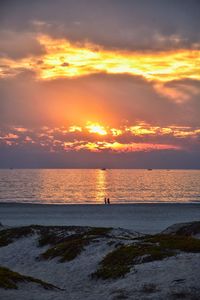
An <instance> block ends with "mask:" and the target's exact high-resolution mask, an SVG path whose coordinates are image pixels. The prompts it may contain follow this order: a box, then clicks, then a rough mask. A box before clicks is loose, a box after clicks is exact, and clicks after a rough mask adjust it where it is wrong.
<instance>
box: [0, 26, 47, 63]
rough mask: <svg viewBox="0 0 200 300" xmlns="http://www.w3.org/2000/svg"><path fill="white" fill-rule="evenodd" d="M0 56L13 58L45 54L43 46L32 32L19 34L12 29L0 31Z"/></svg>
mask: <svg viewBox="0 0 200 300" xmlns="http://www.w3.org/2000/svg"><path fill="white" fill-rule="evenodd" d="M0 40H1V44H0V54H1V55H0V56H1V57H5V58H10V59H13V60H18V59H22V58H25V57H32V56H40V55H44V54H45V48H44V46H42V45H41V44H40V43H39V41H38V40H37V39H36V37H35V36H34V34H32V33H29V32H25V33H23V34H19V33H17V32H13V31H6V30H5V31H0Z"/></svg>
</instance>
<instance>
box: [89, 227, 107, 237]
mask: <svg viewBox="0 0 200 300" xmlns="http://www.w3.org/2000/svg"><path fill="white" fill-rule="evenodd" d="M111 230H112V228H105V227H93V228H91V229H90V230H89V231H88V232H87V235H94V236H107V235H108V233H109V232H110V231H111Z"/></svg>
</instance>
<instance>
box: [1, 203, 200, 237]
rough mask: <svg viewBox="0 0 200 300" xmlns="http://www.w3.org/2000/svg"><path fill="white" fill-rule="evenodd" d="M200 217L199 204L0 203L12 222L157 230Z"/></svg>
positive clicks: (5, 218)
mask: <svg viewBox="0 0 200 300" xmlns="http://www.w3.org/2000/svg"><path fill="white" fill-rule="evenodd" d="M199 220H200V205H199V204H169V203H166V204H163V203H162V204H124V205H123V204H121V205H120V204H111V205H103V204H102V205H87V204H86V205H84V204H82V205H44V204H18V203H0V222H1V223H2V224H3V225H8V226H24V225H31V224H38V225H69V226H71V225H77V226H102V227H114V228H117V227H121V228H126V229H131V230H134V231H139V232H143V233H157V232H160V231H162V230H164V229H165V228H166V227H168V226H170V225H172V224H175V223H183V222H190V221H199Z"/></svg>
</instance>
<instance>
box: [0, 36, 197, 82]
mask: <svg viewBox="0 0 200 300" xmlns="http://www.w3.org/2000/svg"><path fill="white" fill-rule="evenodd" d="M37 40H38V42H39V43H40V45H42V47H43V48H44V49H45V54H42V55H41V56H40V58H39V62H40V63H38V57H37V58H36V57H28V58H23V59H20V60H17V61H15V60H12V59H8V58H2V59H1V65H2V67H1V69H0V75H1V76H2V77H4V76H9V75H10V73H8V74H7V75H6V73H5V72H4V68H7V67H10V68H12V73H11V74H15V73H16V72H17V70H18V69H21V68H26V69H30V70H34V71H35V72H36V73H37V76H38V78H40V79H54V78H61V77H69V78H72V77H77V76H84V75H88V74H93V73H99V72H100V73H102V72H105V73H109V74H130V75H137V76H142V77H144V78H145V79H146V80H149V81H156V82H162V83H165V82H169V81H172V80H180V79H183V78H190V79H197V80H200V50H198V49H197V50H191V49H182V50H173V51H162V52H139V51H135V52H134V51H132V52H131V51H119V50H106V49H104V48H102V47H100V46H98V45H94V44H91V43H85V44H84V45H83V44H78V43H75V44H73V43H71V42H69V41H68V40H66V39H53V38H50V37H49V36H45V35H39V36H38V37H37ZM158 88H159V85H158Z"/></svg>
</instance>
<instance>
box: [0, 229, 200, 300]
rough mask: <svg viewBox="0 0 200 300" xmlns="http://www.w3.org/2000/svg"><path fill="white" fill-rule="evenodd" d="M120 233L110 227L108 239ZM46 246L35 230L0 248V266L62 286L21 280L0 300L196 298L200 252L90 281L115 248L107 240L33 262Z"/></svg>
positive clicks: (1, 294)
mask: <svg viewBox="0 0 200 300" xmlns="http://www.w3.org/2000/svg"><path fill="white" fill-rule="evenodd" d="M125 234H127V233H126V232H125ZM132 236H135V237H137V233H135V232H132ZM122 237H123V230H114V231H113V232H112V237H111V240H112V239H114V240H115V241H116V239H118V240H119V241H120V239H121V238H122ZM98 240H99V239H98ZM126 242H128V240H127V241H126ZM47 248H48V246H44V247H42V248H41V247H38V245H37V235H36V234H35V235H33V236H28V237H26V238H20V239H18V240H16V241H15V242H13V243H11V244H9V245H8V246H5V247H1V248H0V265H2V266H4V267H8V268H10V269H12V270H13V271H17V272H20V273H21V274H23V275H31V276H33V277H36V278H39V279H42V280H44V281H47V282H49V283H52V284H54V285H56V286H58V287H60V288H62V289H63V290H45V289H44V288H42V287H40V286H39V285H37V284H33V283H21V284H19V286H18V289H17V290H5V289H0V299H1V300H14V299H15V300H63V299H67V300H80V299H81V300H94V299H95V300H117V299H118V300H119V299H132V300H147V299H152V300H154V299H155V300H156V299H157V300H168V299H169V300H173V299H188V300H189V299H193V300H194V299H199V298H198V297H199V295H200V284H199V277H200V268H199V259H200V253H180V254H177V255H176V256H173V257H169V258H166V259H164V260H162V261H154V262H149V263H143V264H141V265H135V266H134V267H132V268H131V271H130V273H128V274H126V275H125V277H122V278H118V279H109V280H101V279H98V280H95V279H91V277H90V275H91V274H92V273H93V272H94V271H95V270H96V269H97V267H98V263H99V262H100V261H101V260H102V258H103V257H104V256H105V255H106V254H107V253H109V252H110V251H112V250H113V248H114V246H113V245H109V244H108V239H105V238H101V239H100V240H99V241H97V242H95V243H92V244H90V245H88V246H87V247H86V249H85V251H83V252H82V253H81V254H80V255H79V256H78V257H77V258H76V259H74V260H72V261H69V262H65V263H60V262H59V261H58V259H57V258H55V259H53V260H47V261H41V260H38V259H37V257H38V256H39V255H40V254H41V253H42V252H44V251H45V249H47Z"/></svg>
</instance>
